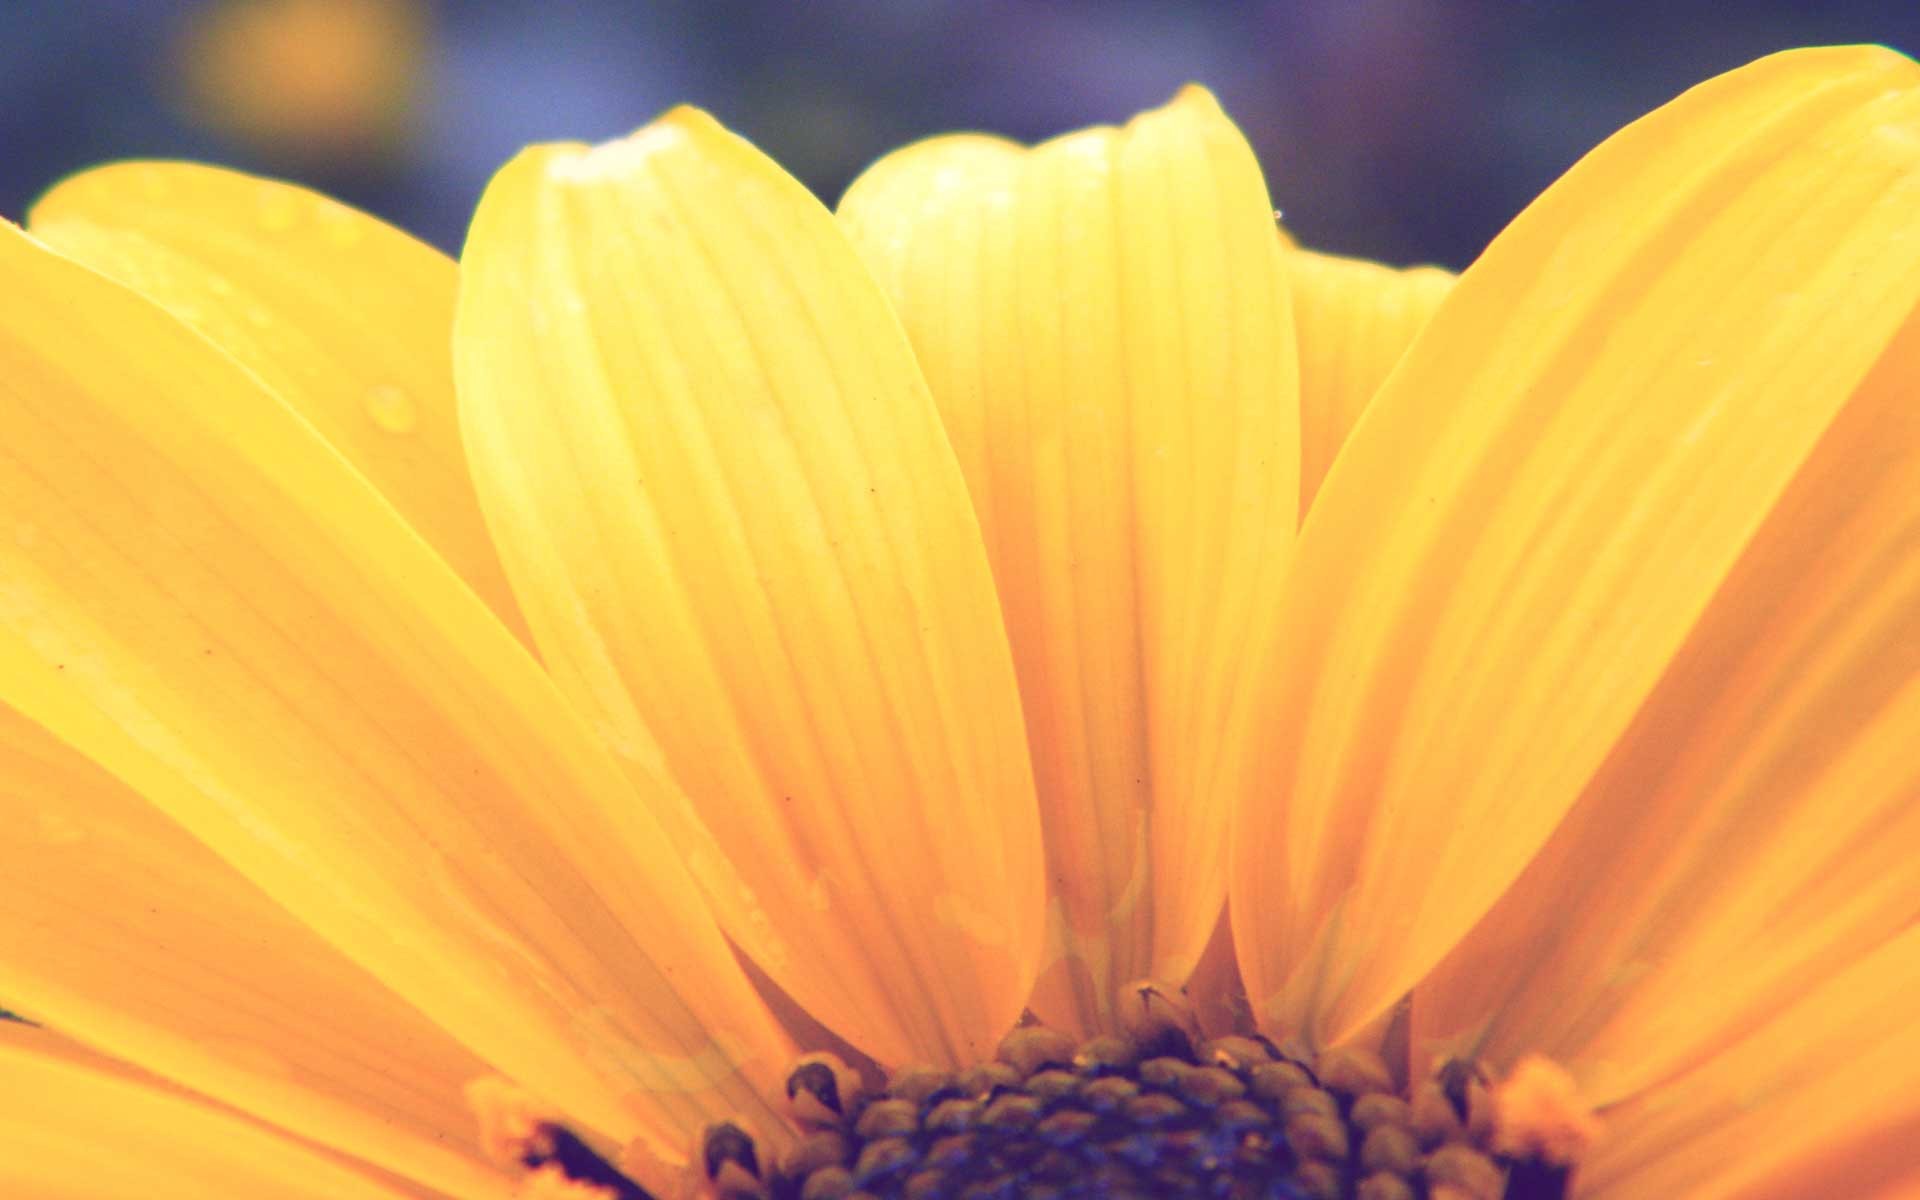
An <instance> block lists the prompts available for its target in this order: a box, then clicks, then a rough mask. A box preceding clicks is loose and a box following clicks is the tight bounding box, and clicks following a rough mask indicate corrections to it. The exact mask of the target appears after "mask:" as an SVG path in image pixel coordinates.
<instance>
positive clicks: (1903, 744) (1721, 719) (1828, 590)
mask: <svg viewBox="0 0 1920 1200" xmlns="http://www.w3.org/2000/svg"><path fill="white" fill-rule="evenodd" d="M1917 383H1920V320H1910V321H1909V322H1908V325H1907V327H1906V328H1905V329H1904V330H1903V331H1902V333H1901V335H1900V337H1899V338H1898V339H1897V340H1896V342H1895V343H1894V345H1893V346H1892V347H1890V348H1889V351H1888V353H1887V354H1886V356H1885V357H1884V358H1883V359H1882V360H1881V362H1880V364H1879V365H1878V366H1877V367H1876V368H1875V369H1874V371H1873V373H1872V374H1871V375H1870V376H1868V378H1867V380H1866V382H1865V383H1864V384H1863V385H1862V387H1861V388H1860V390H1859V391H1858V392H1857V393H1856V394H1855V395H1854V397H1853V399H1852V400H1851V401H1850V402H1849V404H1848V405H1847V407H1846V408H1845V409H1844V410H1843V411H1842V412H1841V413H1840V415H1839V417H1838V418H1837V419H1836V420H1835V422H1834V424H1833V426H1832V427H1831V428H1830V429H1829V430H1828V431H1827V433H1826V436H1825V437H1824V438H1823V439H1822V441H1821V442H1820V444H1819V446H1818V447H1817V448H1816V449H1815V451H1814V454H1813V456H1812V457H1811V458H1810V459H1809V460H1808V461H1807V463H1806V465H1805V466H1804V467H1803V468H1802V469H1801V471H1800V474H1799V476H1798V477H1797V478H1796V479H1795V480H1794V481H1793V484H1792V486H1791V487H1790V488H1789V489H1788V490H1787V492H1786V494H1785V495H1784V496H1783V497H1782V498H1781V501H1780V503H1779V504H1778V505H1777V506H1775V509H1774V512H1773V513H1772V514H1771V515H1770V516H1769V517H1768V519H1767V522H1766V524H1764V525H1763V526H1762V527H1761V529H1760V531H1759V533H1758V534H1757V535H1756V536H1755V537H1754V539H1753V541H1752V543H1751V544H1750V545H1749V546H1748V547H1747V549H1746V550H1745V552H1744V553H1743V555H1742V557H1741V559H1740V561H1739V563H1738V565H1736V567H1735V568H1734V570H1733V571H1732V573H1731V574H1730V575H1729V576H1728V577H1727V580H1726V582H1725V583H1723V584H1722V585H1721V587H1720V590H1719V592H1718V593H1717V594H1716V595H1715V597H1714V599H1713V603H1712V605H1711V606H1710V607H1709V608H1708V609H1707V611H1706V613H1705V615H1704V616H1703V617H1702V618H1701V620H1700V622H1699V624H1698V625H1697V626H1696V628H1695V629H1694V631H1693V633H1692V634H1691V635H1690V637H1689V639H1688V641H1687V643H1686V644H1685V645H1684V647H1683V648H1682V650H1681V652H1680V653H1679V655H1677V656H1676V657H1675V659H1674V661H1673V663H1672V665H1671V666H1670V667H1669V668H1668V669H1667V672H1666V674H1665V676H1664V677H1663V678H1662V679H1661V681H1660V685H1659V687H1658V688H1656V689H1655V691H1654V692H1653V694H1652V696H1651V697H1650V698H1649V700H1648V702H1647V703H1646V705H1645V706H1644V707H1643V708H1642V709H1641V711H1640V712H1639V714H1638V715H1637V716H1636V717H1635V719H1634V722H1633V724H1632V725H1631V726H1630V727H1629V728H1628V730H1627V732H1626V734H1625V735H1624V736H1623V737H1622V738H1621V740H1620V742H1619V744H1618V745H1616V746H1615V747H1614V749H1613V752H1612V754H1611V756H1610V757H1609V758H1608V760H1607V762H1606V764H1605V766H1604V767H1603V768H1602V769H1601V771H1600V772H1599V774H1598V775H1597V776H1595V778H1594V779H1593V781H1592V783H1590V784H1589V785H1588V787H1587V789H1586V794H1585V795H1584V796H1582V797H1581V800H1580V802H1579V804H1577V805H1575V806H1574V808H1573V809H1572V811H1571V812H1570V813H1569V814H1568V816H1567V819H1566V821H1565V823H1564V824H1562V826H1561V827H1560V828H1559V829H1558V830H1557V831H1556V832H1555V834H1554V836H1553V838H1552V839H1551V840H1550V841H1549V842H1548V843H1547V845H1546V846H1545V847H1544V848H1543V850H1542V852H1541V854H1540V857H1539V858H1537V859H1536V860H1535V861H1534V863H1533V864H1532V865H1531V866H1530V867H1529V868H1528V869H1527V871H1526V872H1525V873H1524V874H1523V875H1521V877H1520V879H1519V880H1518V881H1517V882H1516V883H1515V885H1514V887H1513V889H1512V890H1511V891H1509V892H1508V893H1507V894H1506V895H1505V896H1503V897H1502V898H1501V900H1500V902H1499V904H1497V905H1495V906H1494V908H1493V910H1492V911H1491V912H1489V913H1488V914H1487V916H1486V917H1485V918H1484V919H1483V920H1482V921H1481V922H1480V924H1479V926H1478V927H1476V929H1475V930H1474V932H1473V933H1472V934H1471V935H1470V936H1469V937H1468V938H1467V939H1466V940H1465V942H1464V943H1462V945H1461V946H1459V947H1458V948H1457V949H1455V951H1454V952H1453V953H1452V954H1451V955H1450V956H1449V957H1448V959H1447V960H1446V962H1445V963H1443V964H1442V965H1441V966H1440V967H1439V968H1438V969H1437V970H1436V971H1435V973H1434V974H1433V975H1432V976H1431V977H1429V978H1428V979H1427V980H1425V981H1424V982H1423V983H1422V984H1421V986H1420V989H1419V991H1418V992H1417V996H1418V1003H1417V1004H1416V1006H1415V1013H1416V1030H1415V1036H1416V1038H1418V1039H1420V1040H1421V1041H1423V1042H1445V1041H1452V1040H1456V1039H1460V1038H1463V1037H1464V1038H1466V1039H1468V1040H1469V1043H1470V1044H1469V1046H1468V1047H1467V1049H1468V1050H1469V1051H1470V1052H1473V1053H1477V1054H1480V1055H1482V1056H1486V1057H1490V1058H1493V1059H1495V1060H1497V1061H1511V1060H1512V1059H1513V1058H1515V1057H1517V1056H1518V1055H1519V1054H1521V1053H1524V1052H1526V1051H1529V1050H1537V1051H1540V1052H1543V1053H1547V1054H1551V1055H1553V1056H1554V1057H1555V1058H1557V1059H1558V1060H1560V1061H1561V1062H1563V1063H1565V1064H1566V1065H1567V1066H1569V1067H1570V1068H1572V1069H1573V1070H1574V1071H1575V1072H1576V1074H1577V1075H1578V1076H1579V1078H1580V1081H1581V1084H1582V1088H1583V1091H1584V1092H1585V1093H1586V1094H1587V1095H1588V1096H1590V1097H1591V1098H1592V1099H1593V1100H1594V1101H1595V1102H1599V1103H1604V1102H1607V1101H1611V1100H1613V1099H1616V1098H1618V1097H1620V1096H1622V1095H1626V1094H1630V1093H1631V1092H1633V1091H1634V1090H1637V1089H1639V1088H1642V1087H1645V1086H1648V1085H1651V1084H1654V1083H1656V1082H1657V1081H1658V1080H1660V1079H1662V1078H1664V1077H1665V1076H1667V1075H1669V1074H1671V1073H1673V1072H1674V1071H1675V1070H1677V1069H1678V1068H1679V1067H1681V1066H1683V1065H1685V1063H1686V1062H1687V1061H1689V1060H1690V1059H1697V1058H1701V1057H1705V1056H1707V1055H1710V1054H1712V1053H1714V1052H1715V1050H1716V1049H1717V1047H1718V1046H1719V1044H1721V1043H1723V1042H1725V1041H1728V1040H1731V1039H1732V1038H1734V1037H1736V1036H1737V1035H1738V1034H1739V1033H1740V1032H1741V1031H1742V1030H1743V1029H1745V1028H1748V1027H1751V1026H1752V1025H1753V1024H1755V1023H1757V1022H1758V1021H1760V1020H1762V1019H1764V1018H1765V1017H1767V1016H1768V1015H1769V1014H1770V1013H1772V1012H1774V1011H1776V1010H1778V1009H1779V1008H1780V1007H1781V1006H1782V1005H1784V1004H1786V1003H1788V1002H1789V1001H1791V1000H1792V999H1794V998H1796V997H1798V996H1800V995H1802V994H1803V993H1805V992H1806V991H1807V989H1808V988H1809V987H1810V986H1811V984H1812V982H1813V981H1817V980H1820V979H1825V978H1827V977H1829V976H1831V975H1833V974H1834V973H1835V972H1837V971H1838V970H1839V969H1840V968H1841V967H1843V966H1844V965H1846V964H1847V963H1849V962H1851V961H1852V960H1853V959H1854V958H1856V957H1858V956H1859V955H1861V954H1862V953H1864V952H1865V951H1867V950H1869V949H1871V948H1873V947H1875V946H1877V945H1879V944H1880V943H1881V942H1882V941H1884V940H1885V939H1886V938H1887V937H1889V936H1891V935H1892V934H1894V933H1895V932H1897V931H1898V930H1900V929H1903V928H1905V927H1906V926H1908V925H1910V924H1912V923H1913V922H1914V921H1915V920H1920V872H1916V871H1914V870H1913V869H1912V864H1911V859H1912V854H1913V848H1914V847H1915V846H1920V805H1916V804H1915V803H1914V798H1915V797H1916V796H1920V553H1916V551H1917V550H1920V490H1916V489H1915V487H1914V486H1913V481H1914V480H1915V479H1916V478H1920V407H1917V406H1916V405H1915V404H1914V403H1913V397H1914V394H1915V387H1916V384H1917Z"/></svg>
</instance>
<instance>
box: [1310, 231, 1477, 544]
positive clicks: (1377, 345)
mask: <svg viewBox="0 0 1920 1200" xmlns="http://www.w3.org/2000/svg"><path fill="white" fill-rule="evenodd" d="M1287 280H1288V283H1289V284H1290V285H1291V286H1292V288H1293V325H1294V329H1295V330H1296V331H1297V333H1298V338H1299V342H1300V512H1301V513H1302V514H1303V515H1304V514H1305V513H1306V512H1307V510H1308V509H1309V508H1310V507H1312V504H1313V497H1314V495H1315V494H1316V493H1317V492H1319V490H1320V481H1321V480H1322V479H1324V478H1326V474H1327V468H1328V467H1330V466H1332V465H1333V460H1334V457H1335V456H1336V455H1338V454H1339V453H1340V447H1341V446H1342V445H1344V444H1345V443H1346V440H1347V434H1348V433H1349V432H1350V431H1351V430H1352V429H1353V426H1354V423H1355V422H1357V421H1358V420H1359V419H1360V413H1361V411H1362V410H1364V409H1365V408H1366V406H1367V402H1368V401H1369V400H1372V399H1373V394H1374V393H1375V392H1376V391H1379V390H1380V385H1381V384H1382V383H1384V382H1385V381H1386V378H1387V376H1388V375H1389V374H1390V373H1391V372H1392V371H1393V368H1394V366H1395V365H1396V364H1398V363H1399V361H1400V358H1401V356H1402V355H1404V354H1405V353H1406V350H1407V347H1408V346H1410V345H1412V344H1413V339H1414V337H1415V335H1417V334H1418V333H1419V332H1420V331H1421V330H1422V329H1425V328H1426V326H1427V321H1428V320H1429V319H1431V318H1432V316H1433V311H1434V309H1436V308H1438V307H1439V306H1440V302H1441V301H1442V300H1444V299H1446V297H1447V293H1448V292H1450V291H1452V290H1453V275H1452V274H1451V273H1449V272H1447V271H1443V270H1441V269H1440V268H1438V267H1413V268H1410V269H1407V270H1399V269H1396V268H1394V267H1388V266H1383V265H1381V264H1380V263H1375V262H1367V261H1366V260H1364V259H1358V258H1341V257H1339V256H1337V255H1332V254H1316V253H1314V252H1313V251H1311V250H1294V251H1290V252H1289V253H1288V254H1287Z"/></svg>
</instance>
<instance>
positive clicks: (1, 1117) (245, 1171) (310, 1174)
mask: <svg viewBox="0 0 1920 1200" xmlns="http://www.w3.org/2000/svg"><path fill="white" fill-rule="evenodd" d="M0 1096H6V1097H8V1103H5V1104H0V1194H4V1195H7V1196H17V1197H23V1198H25V1197H31V1198H32V1200H149V1198H150V1197H153V1196H165V1197H167V1200H231V1198H232V1197H235V1196H273V1197H276V1198H280V1197H284V1198H285V1200H404V1198H405V1197H406V1196H407V1195H408V1193H406V1192H403V1191H396V1190H394V1189H393V1188H391V1187H388V1186H387V1185H385V1184H383V1183H380V1182H378V1181H376V1180H375V1179H374V1178H373V1177H372V1176H370V1175H368V1174H365V1173H363V1172H360V1171H356V1170H354V1169H352V1168H351V1167H348V1166H345V1165H343V1164H342V1163H340V1162H337V1161H335V1160H333V1159H331V1158H328V1157H326V1156H325V1155H322V1154H320V1153H318V1152H316V1151H314V1150H312V1149H309V1148H308V1147H306V1146H302V1145H300V1144H299V1143H297V1142H294V1141H292V1140H291V1139H288V1138H285V1137H282V1136H280V1135H278V1134H276V1133H274V1132H272V1131H270V1130H267V1129H263V1128H261V1127H260V1126H258V1125H254V1124H252V1123H250V1122H248V1121H246V1120H243V1119H241V1118H239V1117H236V1116H233V1115H232V1114H230V1113H226V1112H222V1111H220V1110H219V1109H217V1108H215V1107H213V1106H211V1105H209V1104H207V1103H205V1102H203V1101H200V1100H198V1099H196V1098H194V1097H192V1096H189V1095H186V1094H184V1093H181V1092H177V1091H174V1090H171V1089H169V1088H166V1087H164V1086H161V1085H158V1084H155V1083H153V1082H152V1081H149V1080H145V1079H142V1078H140V1077H138V1076H137V1075H135V1074H133V1073H130V1072H128V1071H126V1070H125V1069H124V1068H121V1067H118V1066H116V1065H115V1064H112V1063H108V1062H104V1061H102V1060H99V1059H96V1058H93V1057H92V1056H89V1055H86V1054H84V1053H83V1052H81V1053H76V1052H75V1050H74V1048H73V1047H71V1046H70V1045H67V1044H64V1043H62V1042H61V1041H60V1039H59V1038H57V1037H55V1036H54V1035H52V1034H49V1033H46V1032H45V1031H43V1030H39V1029H34V1028H31V1027H28V1026H24V1025H17V1024H14V1023H12V1022H7V1023H4V1024H0Z"/></svg>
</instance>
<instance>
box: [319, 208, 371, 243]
mask: <svg viewBox="0 0 1920 1200" xmlns="http://www.w3.org/2000/svg"><path fill="white" fill-rule="evenodd" d="M313 211H314V215H315V216H317V217H318V218H319V219H320V225H321V227H322V228H323V229H325V230H326V233H327V240H328V241H329V242H331V243H333V244H334V245H335V246H336V247H338V248H339V249H342V250H345V249H348V248H350V247H352V246H354V245H357V244H358V243H359V241H360V239H361V238H362V237H364V236H366V229H365V227H364V226H362V224H361V223H360V221H359V220H358V218H357V217H356V215H355V214H354V212H353V210H352V209H350V208H348V207H346V206H345V205H343V204H337V203H335V202H334V201H332V200H328V199H325V198H324V197H323V198H321V199H320V200H318V201H316V202H315V204H314V210H313Z"/></svg>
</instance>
